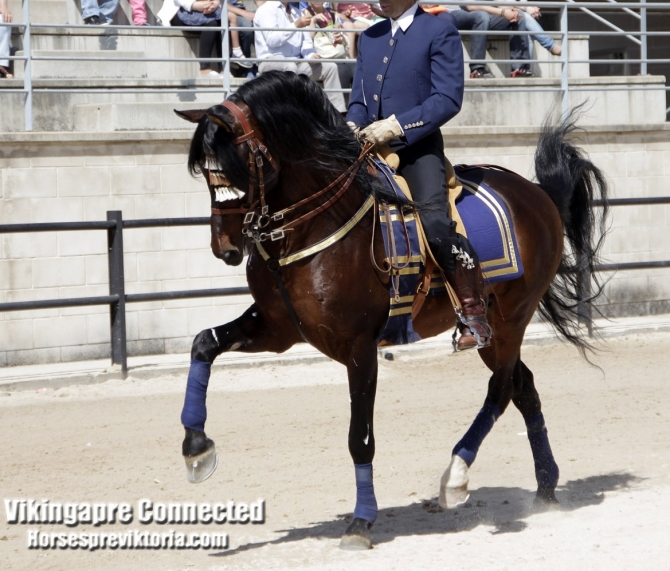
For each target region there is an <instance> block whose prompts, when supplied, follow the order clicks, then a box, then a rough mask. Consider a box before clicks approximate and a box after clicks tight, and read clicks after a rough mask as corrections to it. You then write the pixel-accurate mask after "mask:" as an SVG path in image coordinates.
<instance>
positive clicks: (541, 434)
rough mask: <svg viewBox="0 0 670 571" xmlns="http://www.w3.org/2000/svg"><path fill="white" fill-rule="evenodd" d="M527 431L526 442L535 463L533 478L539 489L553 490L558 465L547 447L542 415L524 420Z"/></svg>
mask: <svg viewBox="0 0 670 571" xmlns="http://www.w3.org/2000/svg"><path fill="white" fill-rule="evenodd" d="M524 420H525V421H526V428H527V429H528V440H529V441H530V449H531V451H532V452H533V460H534V461H535V478H536V479H537V485H538V486H539V487H540V488H555V487H556V484H558V464H556V461H555V460H554V455H553V454H552V453H551V446H549V437H548V435H547V428H546V426H545V425H544V416H542V413H541V412H540V413H539V414H536V415H535V416H531V417H528V418H525V419H524Z"/></svg>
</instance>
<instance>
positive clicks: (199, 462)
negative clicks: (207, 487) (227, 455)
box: [184, 443, 219, 484]
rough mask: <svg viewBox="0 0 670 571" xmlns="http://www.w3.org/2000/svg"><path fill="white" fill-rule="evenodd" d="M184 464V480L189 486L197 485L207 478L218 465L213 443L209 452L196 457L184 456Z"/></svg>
mask: <svg viewBox="0 0 670 571" xmlns="http://www.w3.org/2000/svg"><path fill="white" fill-rule="evenodd" d="M184 462H186V479H187V480H188V481H189V482H191V484H199V483H200V482H204V481H205V480H206V479H207V478H209V477H210V476H211V475H212V474H213V473H214V470H216V467H217V466H218V464H219V456H218V454H217V453H216V449H215V448H214V443H212V447H211V448H210V449H209V450H206V451H205V452H203V453H202V454H198V455H197V456H184Z"/></svg>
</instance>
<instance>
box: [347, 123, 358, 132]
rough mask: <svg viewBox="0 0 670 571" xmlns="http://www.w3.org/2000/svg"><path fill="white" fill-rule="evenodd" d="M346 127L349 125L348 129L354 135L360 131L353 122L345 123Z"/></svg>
mask: <svg viewBox="0 0 670 571" xmlns="http://www.w3.org/2000/svg"><path fill="white" fill-rule="evenodd" d="M347 125H349V129H351V131H352V132H353V134H354V135H355V134H357V133H358V132H359V131H360V130H361V128H360V127H359V126H358V125H356V123H354V122H353V121H347Z"/></svg>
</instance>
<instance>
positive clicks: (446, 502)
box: [437, 454, 470, 510]
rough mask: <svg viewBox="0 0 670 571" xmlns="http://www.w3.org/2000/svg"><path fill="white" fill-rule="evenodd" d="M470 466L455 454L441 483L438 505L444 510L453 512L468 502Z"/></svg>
mask: <svg viewBox="0 0 670 571" xmlns="http://www.w3.org/2000/svg"><path fill="white" fill-rule="evenodd" d="M469 497H470V494H469V493H468V465H467V464H466V463H465V460H463V458H461V457H460V456H458V455H457V454H455V455H454V456H452V457H451V462H450V463H449V467H448V468H447V469H446V471H445V472H444V474H443V476H442V480H441V481H440V495H439V497H438V499H437V503H438V504H439V506H440V507H441V508H442V509H443V510H451V509H454V508H457V507H458V506H460V505H462V504H464V503H465V502H467V501H468V498H469Z"/></svg>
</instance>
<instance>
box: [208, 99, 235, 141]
mask: <svg viewBox="0 0 670 571" xmlns="http://www.w3.org/2000/svg"><path fill="white" fill-rule="evenodd" d="M207 118H208V119H209V120H210V121H212V122H213V123H214V124H216V125H218V126H219V127H222V128H223V129H226V130H227V131H228V132H229V133H231V134H232V135H234V134H235V117H234V116H233V114H232V113H231V112H230V111H229V110H228V109H227V108H226V107H224V106H223V105H214V106H213V107H210V108H209V109H208V110H207Z"/></svg>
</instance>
